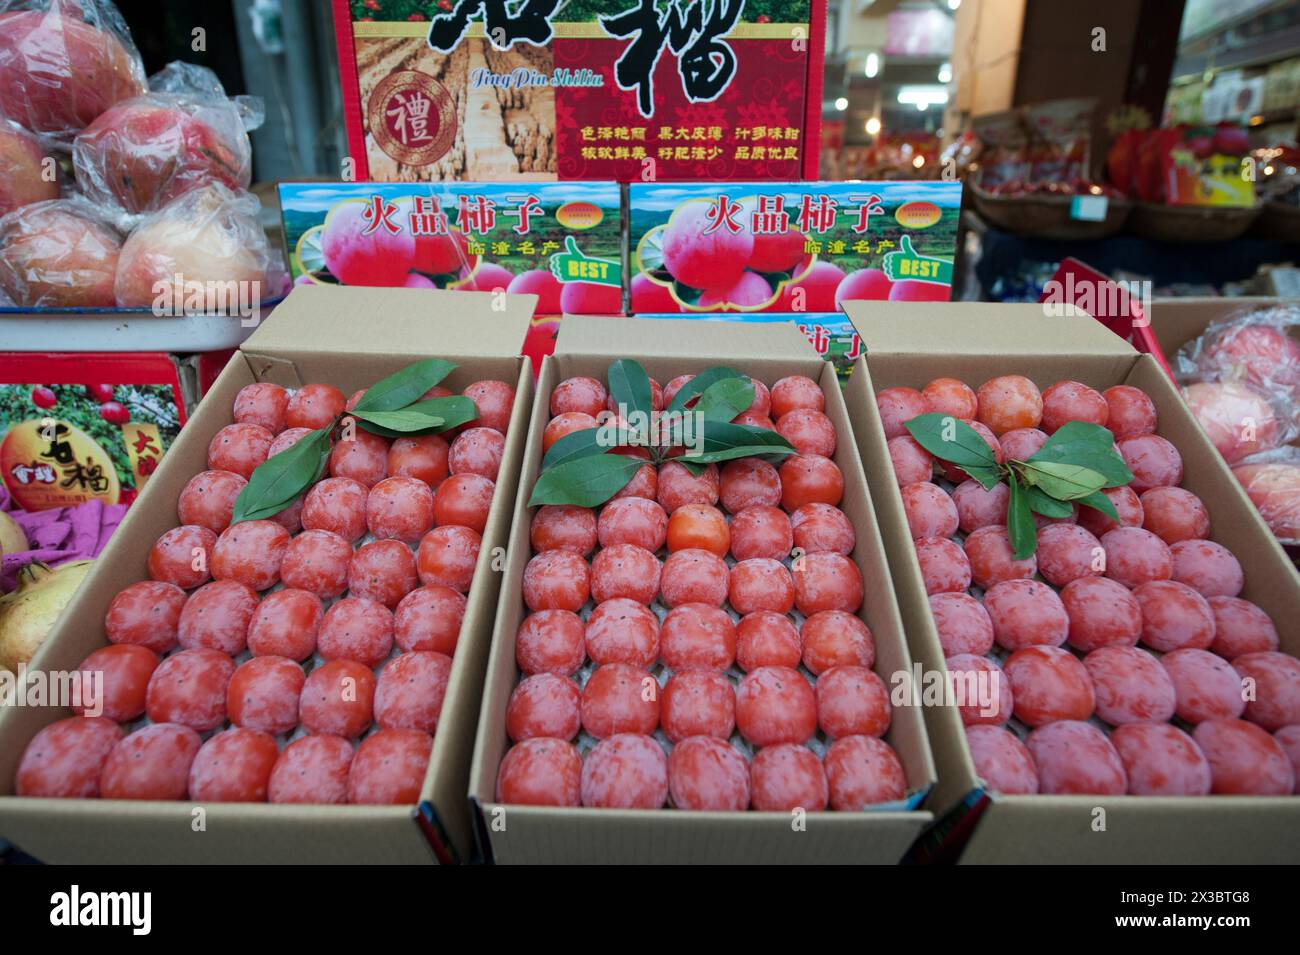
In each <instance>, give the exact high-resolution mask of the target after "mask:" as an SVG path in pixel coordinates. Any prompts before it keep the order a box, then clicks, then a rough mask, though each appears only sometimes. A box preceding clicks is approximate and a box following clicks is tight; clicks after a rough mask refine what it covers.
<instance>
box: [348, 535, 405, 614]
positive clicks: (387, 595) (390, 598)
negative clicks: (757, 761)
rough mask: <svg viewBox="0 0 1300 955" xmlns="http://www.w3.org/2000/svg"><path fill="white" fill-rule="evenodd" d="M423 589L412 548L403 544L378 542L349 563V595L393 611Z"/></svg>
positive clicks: (356, 555) (359, 550) (360, 548)
mask: <svg viewBox="0 0 1300 955" xmlns="http://www.w3.org/2000/svg"><path fill="white" fill-rule="evenodd" d="M419 585H420V578H419V574H418V571H417V569H416V564H415V555H414V554H412V553H411V548H410V547H408V546H407V545H406V544H404V543H402V542H401V541H395V540H376V541H371V542H370V543H368V544H363V545H362V546H360V547H358V548H357V550H356V552H355V553H354V554H353V555H352V560H351V561H349V562H348V592H349V593H350V594H351V596H352V597H359V598H363V599H366V600H373V601H375V602H376V603H380V604H383V605H384V606H385V607H387V608H389V609H390V610H391V609H392V608H393V607H396V606H397V604H398V603H399V602H400V601H401V599H402V598H403V597H405V596H406V595H407V594H409V593H410V592H411V591H412V590H414V589H415V588H416V587H418V586H419Z"/></svg>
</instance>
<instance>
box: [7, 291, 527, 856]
mask: <svg viewBox="0 0 1300 955" xmlns="http://www.w3.org/2000/svg"><path fill="white" fill-rule="evenodd" d="M319 291H323V292H324V293H325V295H326V296H334V295H335V294H336V293H338V292H342V293H344V294H343V297H345V298H347V299H348V300H349V306H348V307H353V306H354V305H355V302H356V299H358V298H366V299H369V300H370V306H369V307H368V308H367V309H365V310H363V311H364V312H366V313H368V314H371V315H382V316H384V319H382V320H380V319H372V320H371V325H370V331H371V332H372V337H373V338H376V339H378V338H381V337H385V336H384V335H383V334H382V333H383V331H384V329H382V328H380V327H379V322H381V321H382V322H383V323H384V324H385V325H386V323H387V320H388V318H389V317H390V316H392V315H393V313H394V312H398V313H400V312H401V311H402V309H403V308H405V307H406V302H409V301H411V299H410V297H409V294H408V293H409V291H410V290H400V289H399V290H394V289H382V290H379V289H370V290H365V289H351V290H346V291H345V290H342V289H338V290H334V289H322V290H319ZM417 291H420V290H417ZM304 292H306V293H308V294H305V295H304V294H302V293H304ZM358 293H360V294H359V295H358ZM429 294H432V293H429ZM449 294H457V295H459V294H461V293H449ZM465 294H471V293H465ZM394 295H396V296H397V297H396V298H393V296H394ZM475 297H476V298H479V299H480V301H479V302H478V303H468V302H466V301H465V300H464V299H463V298H462V299H460V300H459V301H460V303H461V304H460V313H461V314H465V312H466V311H467V310H468V311H469V312H471V313H472V312H473V311H475V310H476V309H478V308H481V305H482V301H481V297H480V296H475ZM512 298H515V299H517V298H518V297H514V296H505V299H506V300H507V304H508V306H509V307H508V308H507V310H506V314H507V315H508V316H509V319H508V321H509V322H510V323H511V327H512V328H513V327H517V328H519V335H518V338H517V339H515V340H514V341H513V343H510V342H509V340H508V339H505V340H497V341H496V342H494V345H495V346H496V347H500V348H502V349H503V352H502V353H501V354H497V355H488V354H480V355H477V356H474V355H470V356H456V357H459V358H461V359H462V360H463V361H473V360H475V359H476V358H477V359H479V360H480V363H479V370H481V371H486V370H487V369H488V368H489V367H490V368H492V369H495V370H496V372H497V373H499V374H500V375H501V376H503V377H505V378H507V379H510V378H513V379H514V386H515V388H516V396H515V406H514V409H513V412H512V416H511V425H510V434H509V435H508V436H507V440H506V446H505V450H504V453H503V459H502V466H501V470H500V474H499V475H498V488H497V493H496V495H495V496H494V499H493V502H492V509H491V511H490V512H489V518H488V524H487V527H486V528H485V529H484V535H483V547H482V549H481V551H480V555H479V563H478V566H477V568H476V576H475V581H476V585H477V586H476V587H475V589H474V591H473V592H472V593H471V595H470V601H469V604H468V605H467V609H466V617H465V624H464V626H463V629H462V631H461V637H460V642H459V643H458V646H457V654H456V660H457V662H456V665H455V666H454V667H453V670H452V674H451V679H450V681H449V683H448V688H447V695H446V697H445V698H444V704H443V706H444V714H445V715H446V717H447V718H446V719H445V721H444V722H443V728H442V732H440V733H438V734H436V735H435V740H434V749H433V753H432V754H431V757H430V762H429V770H428V772H427V774H426V777H425V781H424V785H423V787H422V790H421V801H420V803H419V804H418V805H412V806H288V805H268V804H256V805H251V804H234V803H224V804H213V805H208V806H205V807H203V809H204V815H203V828H202V829H201V830H199V831H196V830H195V817H194V809H195V805H194V804H193V803H192V802H188V801H181V802H152V801H150V802H140V803H132V802H125V801H110V800H61V799H23V798H19V797H15V796H12V795H9V794H10V793H12V788H13V778H14V773H15V771H16V769H17V764H18V760H19V758H20V757H21V754H22V750H23V748H24V747H25V746H26V743H27V741H29V740H30V739H31V737H32V735H34V734H35V732H36V731H37V730H39V729H40V728H41V727H42V726H44V725H46V724H48V723H50V722H53V721H54V720H55V719H59V718H62V717H63V716H65V715H68V714H67V713H66V712H65V711H62V710H57V709H53V708H41V709H36V708H24V707H7V708H5V709H4V710H3V711H0V794H3V795H0V834H3V835H4V836H6V837H7V838H9V839H11V840H12V841H13V842H14V843H15V844H16V845H19V846H20V847H21V848H23V849H25V850H26V851H28V852H29V853H31V854H32V855H35V856H36V857H38V858H41V859H43V860H47V861H51V862H81V861H85V862H153V861H167V862H172V863H176V862H204V863H238V862H244V863H275V862H310V863H332V862H352V863H356V862H363V861H374V862H391V863H396V862H405V863H428V862H430V861H433V860H434V858H435V854H436V856H437V857H439V858H441V859H442V860H443V861H464V860H466V859H468V858H469V856H470V853H471V851H472V847H473V835H472V830H471V825H470V818H469V808H468V806H467V805H466V803H465V798H464V793H465V788H466V785H465V779H466V774H467V772H468V757H469V749H470V746H471V744H472V740H473V735H474V734H473V731H474V723H473V721H474V720H475V719H476V717H477V713H478V708H477V705H476V701H477V694H478V692H479V690H480V687H481V685H482V672H483V665H484V661H485V659H486V655H487V649H488V641H489V639H490V636H491V630H492V611H493V609H494V607H495V604H496V596H497V589H498V587H499V584H500V575H499V574H498V573H497V572H496V571H495V569H494V568H493V566H492V564H493V561H494V555H495V554H496V553H499V548H500V547H501V546H503V545H504V543H505V535H506V531H507V530H508V528H509V526H510V514H509V509H510V507H512V506H513V499H514V494H515V489H516V486H515V485H516V481H517V479H518V472H519V459H520V455H521V454H522V448H523V445H524V441H525V438H526V429H525V423H526V421H527V420H528V416H529V412H530V410H531V402H532V389H533V381H532V374H531V370H530V367H529V364H528V362H527V360H526V359H520V358H518V357H517V351H518V347H519V345H520V344H521V343H522V341H523V335H524V330H525V329H526V327H527V318H526V317H525V318H524V320H523V322H522V323H520V321H519V318H518V316H519V315H520V312H521V308H520V303H518V302H517V301H515V302H510V301H509V300H510V299H512ZM291 301H292V302H294V303H296V304H294V305H290V302H291ZM320 301H321V299H320V295H319V292H313V290H311V289H304V288H299V289H297V290H295V292H294V294H293V295H292V296H291V297H290V299H289V300H286V304H285V305H284V306H283V307H282V308H283V311H284V313H286V314H287V316H288V317H287V319H286V320H284V321H283V322H282V324H281V325H280V330H279V331H276V332H275V335H276V336H277V338H276V340H275V341H274V342H273V343H272V346H271V347H270V348H269V349H268V350H270V351H272V352H274V354H269V355H268V354H258V353H251V352H241V353H239V354H237V355H236V356H235V358H234V359H232V361H231V362H230V363H229V364H228V365H227V366H226V368H225V369H224V371H223V372H222V373H221V375H220V377H219V378H218V380H217V382H216V383H215V384H214V385H213V388H212V389H211V392H210V397H211V400H210V401H205V402H202V403H201V404H200V406H199V408H198V409H197V411H196V413H195V414H194V415H193V417H192V418H191V420H190V423H189V424H188V425H187V426H186V427H185V428H183V429H182V430H181V433H180V435H179V436H178V438H177V440H176V442H175V443H174V444H173V446H172V448H171V449H169V451H168V454H167V456H166V457H165V459H164V461H163V464H162V466H161V467H160V468H159V470H158V472H157V473H156V474H155V475H154V476H153V478H152V479H151V480H150V482H149V484H148V485H146V487H145V489H144V491H143V492H142V493H141V495H140V497H139V499H138V500H137V501H136V503H135V505H134V506H133V507H132V508H131V510H130V511H129V512H128V514H127V516H126V518H125V519H124V521H123V522H122V524H121V526H119V528H118V529H117V531H116V532H115V533H114V535H113V537H112V538H111V540H110V541H109V544H108V546H107V548H106V549H105V551H104V552H103V553H102V554H101V555H100V558H99V560H98V562H97V566H96V568H95V569H94V570H92V572H91V574H89V575H88V576H87V579H86V582H85V583H84V584H83V586H82V587H81V588H80V589H79V590H78V592H77V594H76V595H75V596H74V597H73V599H72V601H71V602H70V603H69V605H68V608H67V610H66V611H65V613H64V615H63V617H62V618H61V619H60V622H59V623H58V624H57V625H56V627H55V628H54V630H53V631H52V632H51V634H50V637H49V638H48V639H47V640H46V642H45V644H44V645H43V646H42V647H41V649H40V650H39V651H38V653H37V655H36V657H35V658H34V659H33V661H32V666H33V668H40V669H58V670H72V669H75V668H76V667H77V666H78V665H79V664H80V663H81V660H82V658H83V657H84V656H85V654H86V652H88V650H87V649H86V645H87V643H88V642H89V641H90V640H91V639H92V638H91V637H88V636H87V633H88V632H93V640H94V641H95V645H102V643H103V636H102V620H103V615H104V611H105V609H106V608H107V606H108V602H109V601H110V600H111V599H112V597H113V595H114V594H116V593H117V591H118V590H120V589H121V587H123V586H125V584H126V583H129V582H131V581H134V580H140V579H145V578H147V576H148V575H147V573H146V571H145V568H144V561H145V555H146V552H147V548H148V546H149V544H151V543H152V541H153V540H154V539H156V538H157V537H158V536H159V535H160V534H161V533H163V531H165V530H167V529H168V528H170V527H172V526H175V524H176V520H175V503H176V495H178V494H179V492H180V489H181V488H182V487H183V486H184V483H185V481H187V480H188V479H189V477H191V476H193V475H194V474H197V473H198V472H199V471H201V470H204V469H205V468H206V466H207V465H206V461H207V445H208V442H209V440H210V439H211V437H212V435H213V434H214V433H215V432H216V431H217V430H218V429H219V428H220V427H222V426H224V425H225V424H228V423H229V422H230V408H231V405H232V402H233V400H234V396H235V394H236V393H237V392H238V390H239V389H240V388H241V387H243V386H244V385H245V384H248V383H250V382H252V381H255V380H274V381H277V382H279V383H281V384H284V385H286V386H290V387H296V386H299V385H302V384H304V383H305V382H306V381H307V380H313V379H312V366H313V365H314V364H320V363H331V365H332V366H333V367H338V368H340V369H346V368H348V367H349V366H350V365H352V364H354V362H352V361H351V356H353V355H354V354H356V349H354V348H353V347H352V344H351V340H350V339H351V337H352V335H351V333H350V332H349V329H348V326H342V327H340V326H339V325H337V324H334V325H333V326H332V327H331V328H330V330H329V335H331V336H334V337H333V338H332V339H328V338H326V337H325V330H324V328H322V327H321V326H320V325H319V324H317V323H316V322H315V321H314V320H313V316H315V315H318V314H319V313H320V309H319V302H320ZM327 301H328V300H327ZM394 302H397V303H398V304H397V305H396V306H394V305H393V304H392V303H394ZM525 304H526V303H525ZM382 305H387V306H388V307H387V308H385V307H381V306H382ZM279 314H280V313H279V312H277V315H279ZM267 324H268V325H269V324H270V323H269V322H268V323H267ZM396 324H398V325H400V326H402V328H403V332H402V336H401V337H400V338H395V337H393V336H387V340H386V344H385V348H386V350H385V351H383V352H372V353H368V354H359V355H357V358H358V361H357V362H355V364H358V365H359V364H361V362H362V361H373V362H377V363H379V364H381V365H383V366H384V369H385V370H384V371H382V372H381V373H379V374H378V375H370V376H364V377H365V378H366V379H367V380H363V376H361V375H360V374H358V373H351V372H349V376H348V377H347V378H340V379H339V380H338V381H337V383H338V384H339V385H340V386H342V385H348V386H349V387H364V386H366V385H367V384H372V383H373V380H374V379H375V378H377V377H382V376H383V375H386V374H391V373H392V372H394V371H396V370H398V369H399V368H401V367H403V366H404V365H406V364H408V363H409V362H410V361H413V360H415V359H417V358H419V357H434V356H436V357H444V355H443V353H441V352H440V351H438V350H437V346H438V344H439V343H440V342H443V341H446V340H447V338H448V337H449V336H446V335H444V334H443V333H442V332H441V330H440V329H439V328H438V327H437V326H436V325H431V323H430V322H429V320H428V318H426V317H424V316H421V318H420V319H419V320H418V321H401V320H398V321H397V322H396ZM438 324H439V325H440V324H441V323H438ZM291 328H293V329H298V330H300V331H303V332H307V331H311V330H313V329H314V330H315V331H314V334H310V335H304V339H303V340H304V344H302V345H300V347H299V348H298V349H293V348H290V347H288V342H287V340H286V339H285V338H284V336H285V335H286V334H287V333H289V330H290V329H291ZM376 329H378V330H379V331H380V332H381V334H379V335H375V334H373V333H374V332H375V330H376ZM259 331H260V330H259ZM268 334H269V333H268ZM294 334H296V332H295V333H294ZM340 336H344V337H342V338H340ZM289 340H292V339H289ZM266 341H267V339H265V338H264V339H263V344H264V345H265V342H266ZM403 345H404V346H405V347H404V348H403V347H402V346H403ZM245 347H246V348H248V347H250V346H249V345H247V344H246V346H245ZM254 347H255V346H254ZM453 360H454V359H453ZM507 369H508V372H509V373H508V374H507V373H506V371H507ZM478 377H487V375H485V374H479V373H478V372H476V371H474V370H472V369H471V368H470V367H468V366H466V365H462V367H460V368H458V369H457V370H456V371H455V372H453V373H452V376H451V377H450V378H449V379H448V381H449V382H452V383H454V384H456V385H458V386H459V387H464V385H466V384H468V383H469V382H471V381H474V380H476V378H478ZM316 380H319V379H316ZM346 390H347V389H346V388H345V391H346ZM83 620H91V621H93V625H92V626H91V627H90V628H89V629H88V628H87V627H86V626H85V625H84V624H81V623H79V621H83ZM453 726H455V727H456V729H455V730H452V729H451V727H453ZM232 830H233V831H232ZM432 838H437V839H438V840H440V841H441V840H450V842H451V846H450V847H449V846H448V845H446V844H445V842H441V843H440V844H436V845H435V844H433V843H432V841H431V840H432ZM190 839H192V840H193V845H192V848H191V847H189V846H184V845H183V842H184V841H188V840H190Z"/></svg>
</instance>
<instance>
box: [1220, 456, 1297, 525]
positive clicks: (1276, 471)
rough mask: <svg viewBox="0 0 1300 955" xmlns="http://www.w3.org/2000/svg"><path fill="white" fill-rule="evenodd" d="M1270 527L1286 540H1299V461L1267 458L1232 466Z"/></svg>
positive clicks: (1234, 474)
mask: <svg viewBox="0 0 1300 955" xmlns="http://www.w3.org/2000/svg"><path fill="white" fill-rule="evenodd" d="M1232 473H1233V476H1235V477H1236V479H1237V480H1238V481H1239V482H1241V486H1242V488H1243V489H1244V490H1245V492H1246V496H1247V497H1249V498H1250V500H1251V503H1253V504H1254V505H1255V507H1256V508H1257V509H1258V510H1259V516H1260V517H1262V518H1264V523H1265V524H1267V525H1268V527H1269V530H1271V531H1272V532H1273V536H1274V537H1276V538H1277V539H1278V540H1280V541H1281V542H1282V543H1284V544H1300V464H1298V463H1295V462H1294V461H1266V462H1260V463H1254V462H1251V463H1249V464H1241V465H1238V466H1237V467H1235V468H1233V469H1232Z"/></svg>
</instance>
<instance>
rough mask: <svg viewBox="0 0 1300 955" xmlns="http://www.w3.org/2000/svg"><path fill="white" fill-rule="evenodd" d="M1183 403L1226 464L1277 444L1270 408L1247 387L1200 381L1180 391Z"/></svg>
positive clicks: (1277, 426)
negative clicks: (1185, 403) (1184, 402)
mask: <svg viewBox="0 0 1300 955" xmlns="http://www.w3.org/2000/svg"><path fill="white" fill-rule="evenodd" d="M1183 400H1184V401H1186V402H1187V407H1188V408H1190V409H1191V411H1192V414H1193V415H1194V416H1195V417H1196V420H1197V422H1198V423H1199V424H1200V426H1201V428H1202V429H1204V431H1205V433H1206V435H1207V436H1208V437H1209V439H1210V443H1211V444H1213V445H1214V447H1215V448H1216V449H1217V450H1218V452H1219V453H1220V454H1221V455H1223V458H1224V460H1225V461H1227V462H1228V463H1229V464H1234V463H1236V462H1237V461H1240V460H1241V459H1242V458H1244V457H1246V456H1247V455H1251V454H1256V453H1257V452H1260V451H1267V450H1269V449H1270V448H1275V447H1277V446H1278V444H1279V443H1280V441H1281V438H1282V434H1281V430H1282V429H1281V425H1280V423H1279V422H1278V419H1277V415H1276V413H1275V412H1274V411H1273V406H1272V405H1271V404H1269V401H1268V398H1267V397H1266V396H1265V395H1264V394H1262V393H1261V392H1259V391H1257V390H1256V389H1254V388H1252V387H1251V386H1250V385H1244V384H1240V383H1238V382H1235V381H1223V382H1218V381H1200V382H1196V383H1195V384H1191V385H1188V386H1187V387H1185V388H1184V389H1183Z"/></svg>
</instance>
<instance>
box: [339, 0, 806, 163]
mask: <svg viewBox="0 0 1300 955" xmlns="http://www.w3.org/2000/svg"><path fill="white" fill-rule="evenodd" d="M412 11H414V12H412ZM825 25H826V2H825V0H749V2H747V3H739V2H734V0H732V2H728V3H725V4H723V3H716V4H708V5H700V6H692V4H691V3H688V2H686V0H674V2H672V3H667V4H665V3H649V2H642V0H617V2H613V3H611V2H608V0H606V2H604V3H568V2H566V3H559V2H557V0H540V2H539V0H529V2H528V3H511V4H506V3H504V2H500V0H498V2H494V3H481V2H478V0H454V2H441V3H439V4H437V8H436V9H434V5H433V4H431V3H418V2H413V0H382V2H380V3H372V2H365V3H363V2H362V0H334V33H335V38H336V40H337V42H338V52H339V57H338V58H339V79H340V82H341V85H342V93H343V112H344V117H345V119H346V122H347V132H348V151H349V153H350V155H351V159H352V160H353V161H354V162H355V163H356V166H357V168H356V169H355V173H356V175H355V178H356V179H358V180H364V179H373V180H377V181H385V182H387V181H398V180H405V181H408V182H409V181H412V180H424V181H429V180H457V179H469V180H474V179H481V180H495V181H499V182H504V181H521V180H545V179H617V180H619V181H621V182H630V181H632V180H634V179H639V178H642V177H643V176H645V175H646V173H647V170H649V171H650V174H651V178H657V179H705V178H709V179H755V178H759V179H799V178H801V177H808V178H811V177H813V176H815V175H816V173H817V142H818V125H819V123H820V120H821V112H822V102H821V88H822V61H823V59H824V57H825V43H824V42H823V38H824V36H825V32H826V26H825ZM755 145H757V146H761V147H762V152H761V153H756V152H754V151H753V147H754V146H755Z"/></svg>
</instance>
